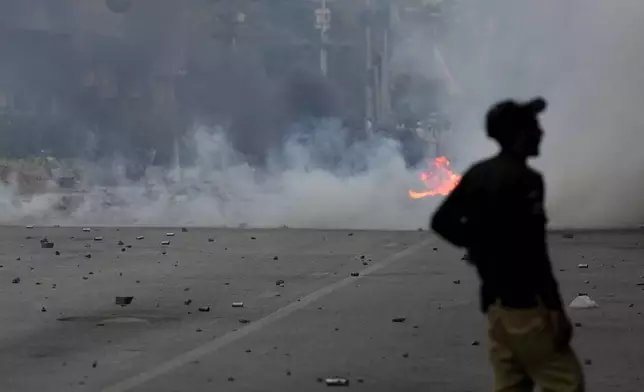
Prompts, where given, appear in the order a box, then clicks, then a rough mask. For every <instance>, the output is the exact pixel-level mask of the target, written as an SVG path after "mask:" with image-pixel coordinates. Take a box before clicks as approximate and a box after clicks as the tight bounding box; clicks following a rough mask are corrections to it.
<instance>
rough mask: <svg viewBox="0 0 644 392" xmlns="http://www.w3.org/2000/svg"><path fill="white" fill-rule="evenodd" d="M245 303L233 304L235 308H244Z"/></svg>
mask: <svg viewBox="0 0 644 392" xmlns="http://www.w3.org/2000/svg"><path fill="white" fill-rule="evenodd" d="M243 307H244V303H243V302H233V308H243Z"/></svg>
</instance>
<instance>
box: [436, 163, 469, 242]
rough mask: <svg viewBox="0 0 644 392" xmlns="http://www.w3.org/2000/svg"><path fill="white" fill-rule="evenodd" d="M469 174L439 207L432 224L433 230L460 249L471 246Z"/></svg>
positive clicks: (466, 174)
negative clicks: (467, 212) (468, 210)
mask: <svg viewBox="0 0 644 392" xmlns="http://www.w3.org/2000/svg"><path fill="white" fill-rule="evenodd" d="M468 173H469V172H468ZM468 173H465V175H463V178H461V181H460V182H459V183H458V185H457V186H456V188H454V190H453V191H452V192H451V193H450V194H449V195H448V196H447V198H445V200H444V201H443V203H442V204H441V205H440V206H439V207H438V209H437V210H436V212H435V213H434V216H433V217H432V219H431V223H430V227H431V229H432V230H434V231H435V232H436V233H437V234H438V235H440V236H441V237H443V238H444V239H445V240H447V241H449V242H450V243H452V244H453V245H455V246H458V247H467V246H468V245H469V244H470V241H469V230H468V224H467V214H466V211H467V205H468V201H469V189H468V187H469V186H470V184H469V183H470V181H471V180H470V175H469V174H468Z"/></svg>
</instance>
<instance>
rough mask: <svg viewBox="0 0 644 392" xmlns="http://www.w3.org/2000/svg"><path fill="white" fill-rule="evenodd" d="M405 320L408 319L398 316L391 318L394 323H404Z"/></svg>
mask: <svg viewBox="0 0 644 392" xmlns="http://www.w3.org/2000/svg"><path fill="white" fill-rule="evenodd" d="M405 321H407V318H406V317H396V318H394V319H391V322H392V323H404V322H405Z"/></svg>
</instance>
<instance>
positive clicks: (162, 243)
mask: <svg viewBox="0 0 644 392" xmlns="http://www.w3.org/2000/svg"><path fill="white" fill-rule="evenodd" d="M161 245H165V246H167V245H170V241H161Z"/></svg>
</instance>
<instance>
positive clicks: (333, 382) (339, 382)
mask: <svg viewBox="0 0 644 392" xmlns="http://www.w3.org/2000/svg"><path fill="white" fill-rule="evenodd" d="M324 382H325V383H326V385H328V386H330V387H347V386H349V380H347V379H346V378H339V377H332V378H326V379H324Z"/></svg>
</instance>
